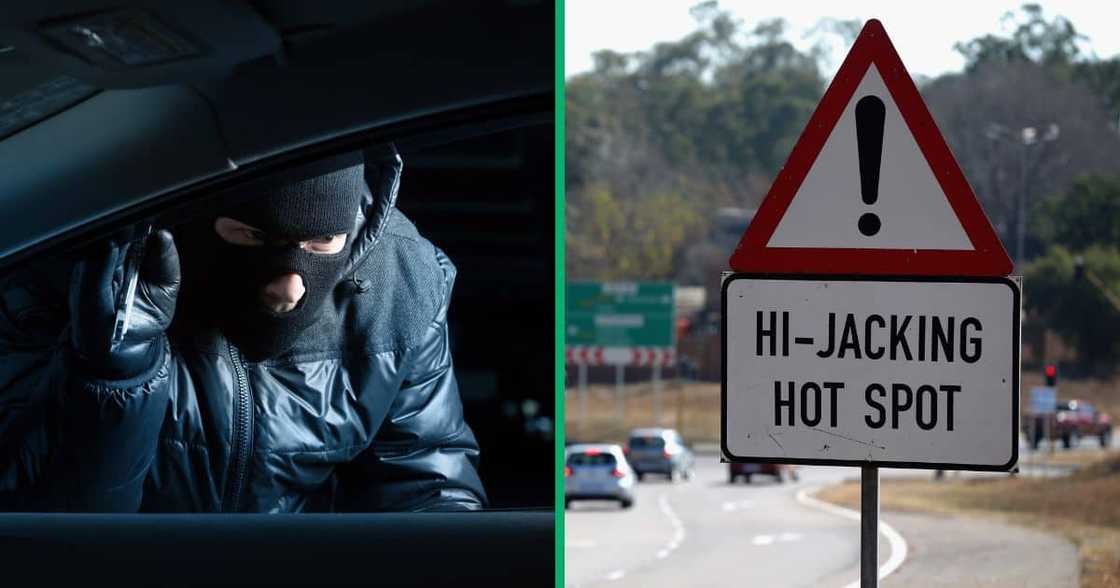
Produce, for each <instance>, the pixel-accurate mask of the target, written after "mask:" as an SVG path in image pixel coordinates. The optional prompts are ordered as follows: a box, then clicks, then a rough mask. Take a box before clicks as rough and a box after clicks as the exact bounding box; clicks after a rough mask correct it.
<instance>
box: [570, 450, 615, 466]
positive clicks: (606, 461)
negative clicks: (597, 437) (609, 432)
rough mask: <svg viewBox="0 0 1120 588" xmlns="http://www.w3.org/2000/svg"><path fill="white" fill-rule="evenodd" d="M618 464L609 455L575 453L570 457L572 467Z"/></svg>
mask: <svg viewBox="0 0 1120 588" xmlns="http://www.w3.org/2000/svg"><path fill="white" fill-rule="evenodd" d="M617 463H618V462H617V461H615V458H614V456H613V455H611V454H609V453H574V454H572V455H570V456H569V457H568V465H572V466H613V465H616V464H617Z"/></svg>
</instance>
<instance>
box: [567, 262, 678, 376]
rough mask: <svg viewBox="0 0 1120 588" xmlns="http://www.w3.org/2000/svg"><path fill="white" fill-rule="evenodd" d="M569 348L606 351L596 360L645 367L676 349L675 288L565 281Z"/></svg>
mask: <svg viewBox="0 0 1120 588" xmlns="http://www.w3.org/2000/svg"><path fill="white" fill-rule="evenodd" d="M566 317H567V326H566V340H567V344H568V345H569V346H573V347H591V348H596V347H598V348H604V349H605V350H604V351H603V352H602V353H601V355H602V358H601V359H600V362H603V363H608V364H613V365H629V364H631V363H633V364H640V363H643V362H646V363H649V362H648V361H647V360H646V358H645V355H647V354H648V352H649V349H650V348H653V349H654V350H656V352H657V353H658V354H659V355H660V354H662V353H669V352H671V351H672V349H673V348H674V341H673V339H674V325H675V323H674V316H673V284H671V283H668V282H569V283H568V287H567V313H566Z"/></svg>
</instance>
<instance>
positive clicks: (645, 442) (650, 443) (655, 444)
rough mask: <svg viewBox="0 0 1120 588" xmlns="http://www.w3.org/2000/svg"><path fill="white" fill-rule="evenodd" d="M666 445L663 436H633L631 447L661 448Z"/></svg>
mask: <svg viewBox="0 0 1120 588" xmlns="http://www.w3.org/2000/svg"><path fill="white" fill-rule="evenodd" d="M662 447H665V439H662V438H661V437H631V438H630V449H660V448H662Z"/></svg>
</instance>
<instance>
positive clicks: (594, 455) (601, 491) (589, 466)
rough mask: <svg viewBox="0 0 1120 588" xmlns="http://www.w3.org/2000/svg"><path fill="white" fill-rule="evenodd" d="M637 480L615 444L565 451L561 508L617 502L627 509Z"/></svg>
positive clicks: (586, 446) (624, 456) (620, 448)
mask: <svg viewBox="0 0 1120 588" xmlns="http://www.w3.org/2000/svg"><path fill="white" fill-rule="evenodd" d="M636 481H637V479H636V477H635V476H634V470H633V469H631V468H630V464H628V463H626V455H625V454H624V453H623V452H622V447H620V446H618V445H612V444H607V443H594V444H592V443H586V444H579V445H571V446H569V447H568V448H567V449H565V450H564V508H567V507H568V506H570V505H571V504H572V502H573V501H576V500H617V501H618V502H619V504H621V505H622V508H630V507H631V506H633V504H634V483H635V482H636Z"/></svg>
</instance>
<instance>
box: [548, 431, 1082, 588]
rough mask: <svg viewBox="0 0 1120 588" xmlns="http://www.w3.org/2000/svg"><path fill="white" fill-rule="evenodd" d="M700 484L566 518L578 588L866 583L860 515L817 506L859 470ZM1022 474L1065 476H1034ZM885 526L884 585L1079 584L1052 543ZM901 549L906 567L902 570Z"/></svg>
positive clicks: (703, 463)
mask: <svg viewBox="0 0 1120 588" xmlns="http://www.w3.org/2000/svg"><path fill="white" fill-rule="evenodd" d="M1082 450H1086V451H1087V450H1091V448H1090V447H1089V446H1088V444H1086V447H1085V449H1082ZM695 474H696V475H695V476H694V478H693V479H692V480H691V481H686V482H678V483H676V484H672V483H669V482H668V481H665V480H660V479H656V478H654V479H652V480H649V479H648V478H647V480H649V481H646V482H642V483H640V484H639V485H638V488H637V490H636V496H635V504H634V506H633V507H632V508H630V509H628V510H623V509H621V508H619V506H618V505H617V503H612V502H598V501H596V502H576V503H574V504H573V505H572V507H571V508H570V509H569V510H568V511H567V515H566V518H565V521H566V522H565V535H566V545H565V577H566V580H565V583H566V585H567V586H572V587H584V586H612V587H614V586H619V587H621V586H642V587H645V586H650V587H657V586H697V587H702V586H713V587H714V586H719V587H721V588H722V587H724V586H727V585H729V584H737V585H747V586H825V587H827V586H836V587H838V588H839V587H846V586H849V585H850V584H851V583H853V582H856V581H858V579H859V526H858V522H857V519H858V517H852V516H851V515H852V514H853V513H852V512H851V511H848V513H847V515H845V514H844V513H842V512H836V511H830V510H829V509H828V508H827V507H821V506H819V505H814V504H813V502H814V501H812V500H806V499H805V497H806V495H807V494H808V493H810V492H812V491H813V490H815V489H816V488H819V487H822V486H827V485H830V484H834V483H837V482H841V481H843V480H845V479H851V478H855V479H858V476H859V471H858V470H857V469H856V468H839V467H838V468H832V467H801V468H799V474H800V480H799V481H797V482H792V481H786V482H784V483H778V482H776V481H774V480H772V479H770V478H768V477H765V476H761V477H760V476H755V477H754V478H753V479H752V482H751V483H750V484H749V485H747V484H744V483H743V482H742V481H740V482H738V483H737V484H735V485H730V484H728V482H727V466H726V465H725V464H720V463H718V458H716V457H715V456H714V455H697V458H696V472H695ZM1022 474H1023V475H1056V474H1055V473H1054V472H1045V471H1038V470H1036V469H1034V468H1026V469H1025V470H1024V471H1023V472H1022ZM881 475H882V476H883V477H887V476H931V475H932V473H931V472H929V471H916V470H881ZM950 475H956V474H950ZM963 475H973V474H963ZM983 475H1006V474H983ZM1058 475H1060V474H1058ZM799 494H800V495H801V496H800V498H799ZM881 520H882V521H883V522H885V523H887V524H888V525H889V526H891V527H893V528H895V529H897V532H898V534H900V535H901V540H900V541H899V542H897V543H895V544H894V547H895V549H892V544H891V543H890V542H889V541H888V540H887V539H886V537H885V535H884V534H882V533H881V534H880V537H879V562H880V566H881V568H882V566H884V564H888V566H893V568H897V569H892V572H893V573H892V574H891V575H890V576H888V577H887V578H885V579H884V580H883V581H882V582H881V584H882V585H883V586H892V585H895V586H913V585H919V586H926V585H928V586H942V585H976V586H1063V585H1070V586H1072V585H1075V584H1076V580H1077V577H1078V572H1079V568H1078V563H1077V562H1078V560H1077V552H1076V549H1075V548H1074V547H1073V546H1072V545H1071V544H1070V543H1069V542H1068V541H1065V540H1064V539H1060V538H1058V537H1055V536H1052V535H1047V534H1044V533H1039V532H1034V531H1026V530H1023V529H1019V528H1016V527H1009V526H1006V525H1000V524H997V523H989V522H981V521H975V520H964V519H946V518H944V517H932V516H923V515H912V514H907V515H900V514H895V513H883V516H882V517H881ZM900 547H901V549H899V548H900ZM892 551H896V552H899V553H897V555H898V556H904V557H903V558H902V559H901V560H899V561H895V562H893V563H890V562H888V560H889V559H890V557H891V554H892ZM898 559H899V558H898V557H896V560H898ZM899 564H900V565H899Z"/></svg>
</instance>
